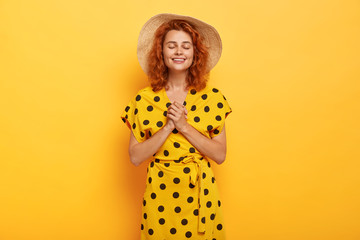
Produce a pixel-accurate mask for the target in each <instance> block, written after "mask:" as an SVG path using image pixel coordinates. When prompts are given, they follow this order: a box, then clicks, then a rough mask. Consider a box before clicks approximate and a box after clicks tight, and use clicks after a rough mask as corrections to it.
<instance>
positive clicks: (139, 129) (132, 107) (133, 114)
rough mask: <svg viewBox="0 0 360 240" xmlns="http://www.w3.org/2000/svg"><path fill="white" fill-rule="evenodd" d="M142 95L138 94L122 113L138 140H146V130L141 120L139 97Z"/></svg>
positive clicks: (122, 117) (124, 120) (123, 118)
mask: <svg viewBox="0 0 360 240" xmlns="http://www.w3.org/2000/svg"><path fill="white" fill-rule="evenodd" d="M140 97H141V96H140V95H139V94H138V95H137V96H136V97H135V98H133V99H132V100H131V101H130V102H129V104H128V105H127V106H126V107H125V110H124V111H123V113H122V114H121V119H122V121H123V122H124V123H125V124H126V125H127V126H128V128H129V129H130V130H131V131H132V132H133V134H134V136H135V138H136V140H137V141H138V142H143V141H145V140H146V138H145V131H143V125H142V124H141V122H140V121H139V108H140V107H141V106H139V104H138V101H137V100H138V99H139V98H140Z"/></svg>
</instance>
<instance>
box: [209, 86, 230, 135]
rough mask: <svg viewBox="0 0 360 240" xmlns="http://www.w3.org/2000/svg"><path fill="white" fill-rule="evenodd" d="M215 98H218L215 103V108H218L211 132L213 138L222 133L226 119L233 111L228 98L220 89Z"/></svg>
mask: <svg viewBox="0 0 360 240" xmlns="http://www.w3.org/2000/svg"><path fill="white" fill-rule="evenodd" d="M214 99H216V100H215V101H214V102H213V104H214V108H215V109H217V113H216V114H217V115H216V116H215V122H214V125H213V129H211V131H210V132H209V133H210V137H211V138H213V137H215V136H217V135H219V134H220V133H221V131H222V130H223V128H224V125H225V119H226V118H227V116H228V115H229V114H230V113H231V112H232V109H231V107H230V105H229V103H228V102H227V99H226V98H225V96H224V95H223V94H222V93H221V92H220V91H218V92H217V93H216V97H214Z"/></svg>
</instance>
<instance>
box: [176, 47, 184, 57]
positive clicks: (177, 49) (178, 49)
mask: <svg viewBox="0 0 360 240" xmlns="http://www.w3.org/2000/svg"><path fill="white" fill-rule="evenodd" d="M175 53H176V55H181V54H182V50H181V48H180V47H178V48H176V52H175Z"/></svg>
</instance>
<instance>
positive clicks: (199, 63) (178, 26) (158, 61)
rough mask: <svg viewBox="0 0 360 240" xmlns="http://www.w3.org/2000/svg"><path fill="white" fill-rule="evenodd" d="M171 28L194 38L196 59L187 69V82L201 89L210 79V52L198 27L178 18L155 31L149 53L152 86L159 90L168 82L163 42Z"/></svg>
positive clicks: (189, 85) (149, 75) (149, 74)
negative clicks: (208, 65) (208, 67)
mask: <svg viewBox="0 0 360 240" xmlns="http://www.w3.org/2000/svg"><path fill="white" fill-rule="evenodd" d="M170 30H178V31H184V32H186V33H188V34H189V35H190V37H191V38H192V41H193V46H194V59H193V63H192V65H191V66H190V67H189V69H188V71H187V75H186V83H187V86H188V87H193V88H195V89H196V90H197V91H200V90H201V89H203V88H205V87H206V82H207V79H208V73H207V71H206V67H207V61H208V57H209V52H208V49H207V47H206V46H205V44H204V43H203V39H202V36H201V35H200V34H199V32H198V31H197V30H196V28H195V27H194V26H193V25H191V24H190V23H189V22H187V21H184V20H177V19H175V20H171V21H169V22H166V23H164V24H162V25H161V26H160V27H159V28H158V29H157V30H156V32H155V36H154V41H153V46H152V48H151V50H150V52H149V55H148V69H149V72H148V77H149V81H150V84H151V87H152V89H153V91H159V90H160V89H162V88H163V87H165V85H166V83H167V78H168V68H167V66H166V65H165V63H164V60H163V43H164V40H165V36H166V34H167V33H168V32H169V31H170Z"/></svg>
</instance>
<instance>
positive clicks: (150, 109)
mask: <svg viewBox="0 0 360 240" xmlns="http://www.w3.org/2000/svg"><path fill="white" fill-rule="evenodd" d="M146 109H147V110H148V111H149V112H151V111H152V110H154V108H153V106H151V105H149V106H148V107H147V108H146Z"/></svg>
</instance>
